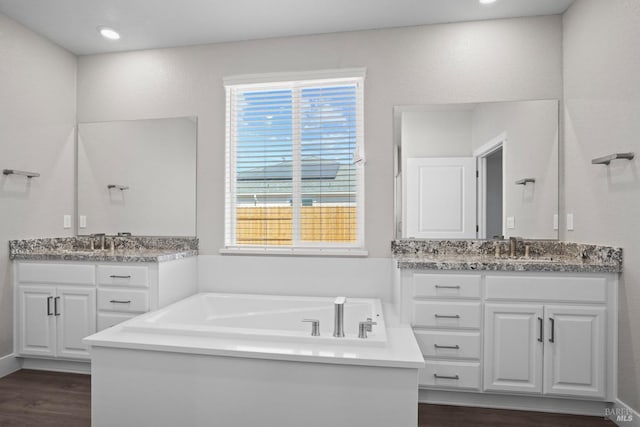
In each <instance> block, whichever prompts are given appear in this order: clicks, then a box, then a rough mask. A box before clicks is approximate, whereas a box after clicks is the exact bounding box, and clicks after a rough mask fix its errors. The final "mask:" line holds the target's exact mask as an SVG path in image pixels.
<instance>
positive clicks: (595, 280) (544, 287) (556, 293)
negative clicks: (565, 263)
mask: <svg viewBox="0 0 640 427" xmlns="http://www.w3.org/2000/svg"><path fill="white" fill-rule="evenodd" d="M486 298H487V299H488V300H521V301H554V302H559V301H571V302H591V303H593V302H605V301H606V299H607V279H606V278H605V277H576V276H569V277H567V276H544V277H541V276H515V275H513V276H510V275H504V276H503V275H500V276H487V278H486Z"/></svg>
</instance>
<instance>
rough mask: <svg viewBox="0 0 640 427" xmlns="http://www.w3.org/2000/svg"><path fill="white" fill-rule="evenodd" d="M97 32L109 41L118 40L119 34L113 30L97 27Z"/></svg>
mask: <svg viewBox="0 0 640 427" xmlns="http://www.w3.org/2000/svg"><path fill="white" fill-rule="evenodd" d="M98 32H99V33H100V35H101V36H102V37H104V38H105V39H109V40H119V39H120V34H118V32H117V31H116V30H114V29H113V28H109V27H98Z"/></svg>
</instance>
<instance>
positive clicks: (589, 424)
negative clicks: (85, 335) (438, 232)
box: [0, 369, 615, 427]
mask: <svg viewBox="0 0 640 427" xmlns="http://www.w3.org/2000/svg"><path fill="white" fill-rule="evenodd" d="M418 418H419V421H418V426H419V427H460V426H472V427H484V426H487V427H489V426H491V427H499V426H505V427H506V426H508V427H539V426H544V427H573V426H575V427H614V426H615V424H614V423H612V422H611V421H608V420H605V419H604V418H600V417H586V416H575V415H561V414H549V413H544V412H524V411H507V410H502V409H486V408H469V407H463V406H444V405H425V404H420V406H419V408H418ZM90 425H91V377H90V376H88V375H80V374H65V373H58V372H45V371H32V370H27V369H23V370H21V371H18V372H14V373H13V374H11V375H8V376H6V377H4V378H1V379H0V426H2V427H6V426H12V427H13V426H15V427H31V426H34V427H35V426H38V427H40V426H43V427H45V426H46V427H80V426H90Z"/></svg>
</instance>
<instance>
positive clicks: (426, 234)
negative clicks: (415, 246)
mask: <svg viewBox="0 0 640 427" xmlns="http://www.w3.org/2000/svg"><path fill="white" fill-rule="evenodd" d="M406 197H407V213H406V215H407V218H406V221H407V227H406V231H405V233H406V237H416V238H431V239H434V238H455V239H474V238H475V237H476V159H475V158H474V157H451V158H444V157H440V158H410V159H407V192H406Z"/></svg>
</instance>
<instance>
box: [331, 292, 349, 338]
mask: <svg viewBox="0 0 640 427" xmlns="http://www.w3.org/2000/svg"><path fill="white" fill-rule="evenodd" d="M345 302H347V298H346V297H338V298H336V300H335V301H334V302H333V311H334V314H333V336H334V337H344V303H345Z"/></svg>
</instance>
